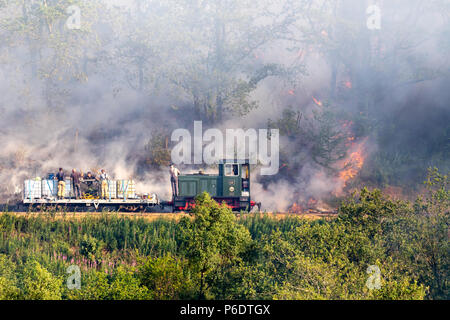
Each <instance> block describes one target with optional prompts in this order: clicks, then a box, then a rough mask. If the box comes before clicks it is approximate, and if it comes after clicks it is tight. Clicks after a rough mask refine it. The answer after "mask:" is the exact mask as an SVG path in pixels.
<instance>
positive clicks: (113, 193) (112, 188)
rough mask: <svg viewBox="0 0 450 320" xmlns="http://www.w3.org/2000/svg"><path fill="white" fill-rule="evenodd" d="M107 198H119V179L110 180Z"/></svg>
mask: <svg viewBox="0 0 450 320" xmlns="http://www.w3.org/2000/svg"><path fill="white" fill-rule="evenodd" d="M106 198H111V199H116V198H117V181H116V180H108V194H107V195H106Z"/></svg>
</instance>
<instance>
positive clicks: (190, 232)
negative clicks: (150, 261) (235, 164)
mask: <svg viewBox="0 0 450 320" xmlns="http://www.w3.org/2000/svg"><path fill="white" fill-rule="evenodd" d="M193 216H194V221H191V220H189V219H187V218H186V219H183V220H182V221H180V228H179V234H180V239H181V241H180V251H181V252H182V253H184V254H185V255H186V257H187V258H188V259H189V262H190V266H191V268H192V269H193V271H194V272H195V273H196V274H197V276H198V278H199V279H198V281H199V288H198V296H199V298H200V299H203V298H205V297H206V296H207V292H206V289H207V288H208V287H209V286H211V285H212V283H214V282H216V281H219V279H218V278H219V277H220V275H221V274H220V273H221V272H223V271H224V270H227V269H228V268H231V267H232V266H233V265H235V264H236V263H238V261H239V260H240V255H241V254H242V253H243V251H244V250H245V247H246V246H247V245H248V243H249V242H250V234H249V232H248V230H246V229H245V228H244V227H243V226H242V225H239V224H238V223H237V222H236V218H235V216H234V214H233V213H232V211H231V209H229V208H228V207H226V206H225V205H219V204H218V203H217V202H215V201H214V200H213V199H211V197H210V196H209V194H208V193H206V192H204V193H203V194H201V195H199V196H197V199H196V206H195V208H194V210H193Z"/></svg>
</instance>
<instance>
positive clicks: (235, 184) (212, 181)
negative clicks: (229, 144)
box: [173, 160, 261, 211]
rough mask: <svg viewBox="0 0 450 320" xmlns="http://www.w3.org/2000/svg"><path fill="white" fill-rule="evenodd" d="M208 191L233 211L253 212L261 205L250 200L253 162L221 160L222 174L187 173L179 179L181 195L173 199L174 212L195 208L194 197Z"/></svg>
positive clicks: (179, 193)
mask: <svg viewBox="0 0 450 320" xmlns="http://www.w3.org/2000/svg"><path fill="white" fill-rule="evenodd" d="M204 191H206V192H208V193H209V194H210V196H211V197H212V198H213V199H214V200H216V201H217V202H219V203H225V204H226V205H227V206H228V207H229V208H231V209H233V210H234V211H240V210H245V211H250V210H252V209H253V207H255V206H257V207H258V208H260V206H261V204H260V203H256V202H255V201H253V200H251V197H250V163H249V161H248V160H222V161H220V162H219V174H218V175H215V174H204V173H202V172H199V173H196V174H185V175H179V176H178V195H177V196H175V197H173V207H174V210H175V211H188V210H190V209H192V208H193V207H194V206H195V197H196V196H197V195H198V194H200V193H203V192H204Z"/></svg>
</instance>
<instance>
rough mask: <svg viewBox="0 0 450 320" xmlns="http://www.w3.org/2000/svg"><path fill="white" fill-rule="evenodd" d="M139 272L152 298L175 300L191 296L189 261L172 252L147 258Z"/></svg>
mask: <svg viewBox="0 0 450 320" xmlns="http://www.w3.org/2000/svg"><path fill="white" fill-rule="evenodd" d="M138 274H139V278H140V280H141V282H142V284H143V285H145V286H146V287H147V288H149V289H150V291H151V293H152V299H155V300H174V299H180V298H186V297H189V296H191V292H190V290H192V283H191V279H190V274H189V272H188V270H187V263H186V261H181V260H179V259H178V258H176V257H174V256H172V255H171V254H168V255H166V256H164V257H159V258H151V257H148V258H146V259H145V260H144V261H143V262H142V264H141V265H140V267H139V271H138Z"/></svg>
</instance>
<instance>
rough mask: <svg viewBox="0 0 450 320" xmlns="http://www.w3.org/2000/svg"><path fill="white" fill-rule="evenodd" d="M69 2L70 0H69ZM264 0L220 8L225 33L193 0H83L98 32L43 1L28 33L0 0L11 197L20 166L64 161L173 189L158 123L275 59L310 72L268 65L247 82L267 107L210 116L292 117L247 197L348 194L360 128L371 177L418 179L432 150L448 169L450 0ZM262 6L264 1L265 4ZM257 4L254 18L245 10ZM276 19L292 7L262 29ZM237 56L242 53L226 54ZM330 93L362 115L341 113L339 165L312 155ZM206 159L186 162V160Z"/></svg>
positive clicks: (276, 203)
mask: <svg viewBox="0 0 450 320" xmlns="http://www.w3.org/2000/svg"><path fill="white" fill-rule="evenodd" d="M59 3H60V4H61V6H62V7H63V4H64V1H60V2H59ZM214 3H215V2H214ZM233 3H234V2H233ZM102 4H107V6H102ZM265 4H266V2H265V1H261V2H258V6H256V5H255V7H253V6H250V3H247V2H245V1H243V2H236V3H234V7H233V6H231V5H230V8H229V12H230V13H233V14H235V15H236V19H234V20H233V19H231V20H230V21H231V22H230V21H228V20H227V23H228V24H226V23H224V27H223V30H222V31H221V32H224V34H226V35H227V37H225V36H222V35H221V33H220V32H216V31H217V30H218V29H217V30H216V27H217V26H218V25H220V23H221V22H223V20H226V19H227V16H226V15H225V16H220V17H219V18H220V19H216V20H214V19H215V18H214V17H213V16H209V15H210V13H211V12H212V11H211V8H210V7H209V6H206V7H197V6H196V5H195V4H194V3H191V2H189V1H181V0H180V1H175V0H174V1H171V2H170V3H167V4H161V3H159V1H136V2H134V1H133V2H130V1H119V0H117V1H114V2H111V1H110V2H108V1H106V2H105V3H103V1H99V2H98V4H97V5H95V6H94V5H93V6H94V7H95V8H94V9H89V10H91V11H87V9H85V7H82V13H83V14H84V15H83V20H84V21H85V22H86V21H87V22H89V23H88V24H89V25H90V26H91V28H92V30H90V32H86V33H81V32H79V33H77V31H74V32H73V33H71V34H69V35H68V36H67V35H66V34H65V33H64V32H67V30H64V29H61V28H62V27H60V28H59V27H58V25H63V23H61V22H64V19H63V18H64V16H63V18H61V19H62V20H61V22H60V23H59V24H58V23H55V24H54V27H53V29H52V32H53V36H54V37H53V38H52V37H50V33H49V31H48V30H46V27H45V23H44V22H45V20H33V19H36V16H34V15H33V14H29V16H28V19H29V21H31V22H30V25H32V26H33V28H31V30H34V31H33V32H31V36H30V35H29V34H28V35H27V33H26V32H25V33H24V32H20V31H17V29H15V28H14V23H13V22H14V21H15V20H14V19H13V18H14V17H21V16H22V14H23V12H24V11H23V10H22V8H20V7H14V6H9V7H8V8H7V10H6V9H5V10H4V11H2V10H3V9H4V8H1V7H0V26H1V28H0V34H1V37H2V38H3V39H4V40H5V41H4V42H3V43H2V44H1V45H0V114H1V117H0V199H1V200H2V201H6V200H8V199H9V198H11V196H12V195H14V193H16V192H18V191H19V190H20V189H21V188H22V183H23V180H24V179H26V178H30V177H34V176H45V175H46V174H47V173H50V172H55V171H56V170H57V168H59V167H63V168H64V169H65V170H66V171H68V170H71V169H72V168H77V169H79V170H82V171H83V172H86V171H88V170H99V169H101V168H104V169H106V170H107V172H108V173H109V174H110V175H112V176H114V177H115V178H117V179H128V178H132V179H134V180H136V181H137V189H138V192H141V193H157V194H158V195H159V197H160V198H162V199H164V198H166V199H168V198H169V197H170V180H169V176H168V170H167V168H164V167H161V168H157V167H155V166H147V165H145V161H143V159H145V158H146V157H147V156H148V155H147V154H146V150H145V146H146V144H147V143H148V141H149V139H150V138H151V137H152V134H153V133H154V132H164V133H166V134H168V135H169V136H170V132H171V131H172V130H174V129H176V128H191V127H192V125H193V121H194V120H203V119H202V116H200V115H199V113H202V114H203V115H205V114H208V112H211V110H210V109H208V106H209V105H208V103H211V101H217V100H218V99H217V97H216V96H214V93H217V92H216V91H214V90H215V89H214V88H215V86H216V87H219V84H221V85H222V84H223V86H224V88H225V89H223V90H224V91H226V90H228V91H230V90H231V89H230V88H232V89H236V86H235V85H234V84H233V85H229V86H228V87H227V85H228V84H229V83H233V81H236V82H239V81H238V80H242V81H248V80H249V74H255V70H259V69H260V68H263V67H264V66H266V65H268V64H278V65H280V66H282V67H283V68H284V69H285V70H290V71H292V70H297V69H296V68H299V70H304V71H305V72H299V73H296V74H295V75H294V76H292V75H290V74H289V73H288V74H283V75H280V76H267V77H266V78H264V79H263V80H261V81H260V82H258V84H257V86H256V88H255V90H254V91H252V92H250V93H249V95H248V100H251V101H256V102H257V103H258V108H255V109H252V110H250V111H249V112H248V113H247V114H244V115H240V114H239V113H236V112H232V111H233V110H229V109H225V110H224V112H223V118H221V119H220V121H219V122H217V121H210V123H207V122H206V121H205V122H204V130H206V129H207V127H215V128H219V129H221V130H223V132H225V130H226V129H232V128H244V129H245V128H255V129H260V128H267V126H268V123H269V119H270V120H271V121H272V122H273V123H275V124H276V125H278V126H279V127H280V131H283V136H282V137H281V140H280V143H281V145H280V151H281V155H280V157H281V161H280V163H281V167H280V171H279V174H278V175H276V176H274V177H269V178H268V177H261V176H258V174H257V172H258V171H259V170H257V169H256V168H255V169H253V171H252V172H253V175H252V198H253V199H254V200H255V201H260V202H262V204H263V209H267V210H270V211H272V210H279V211H284V210H287V209H288V208H289V207H290V206H291V205H292V204H293V203H294V202H297V203H306V202H308V201H309V199H311V198H313V199H318V200H320V199H327V198H330V197H333V196H338V195H340V194H343V193H344V191H345V190H346V188H347V185H346V183H345V182H344V181H343V180H342V179H339V172H341V171H342V170H344V169H346V168H345V164H346V163H348V162H349V161H350V160H351V154H352V152H354V148H355V145H356V146H358V145H360V144H362V143H363V141H364V150H363V153H364V154H363V156H364V165H363V167H362V168H358V172H356V173H355V177H358V176H359V175H360V174H363V173H365V174H366V180H365V182H371V183H373V184H374V185H390V184H396V183H397V184H403V185H407V184H409V183H411V181H412V180H414V181H417V179H420V175H422V174H423V172H424V171H425V168H426V166H428V165H438V166H440V167H443V168H444V169H446V168H449V163H448V152H449V148H448V135H449V132H450V131H449V130H448V123H450V116H449V114H450V110H449V106H450V104H449V101H450V93H449V92H448V90H447V89H446V87H447V86H448V85H447V84H448V80H449V60H448V59H449V58H448V54H447V53H448V50H449V49H450V45H449V42H448V39H450V37H448V34H450V31H449V27H448V25H449V24H448V17H449V12H450V10H449V7H448V5H446V3H445V2H439V1H430V2H421V1H406V0H404V1H395V2H392V1H375V2H373V1H356V0H352V1H320V0H317V1H313V2H312V4H311V6H309V7H308V6H307V3H306V2H305V1H291V0H284V1H281V2H280V4H279V5H274V4H272V5H271V6H267V7H266V9H264V6H265ZM370 4H376V5H378V6H380V8H381V19H382V20H381V29H380V30H375V31H371V30H369V29H367V26H366V20H367V14H366V12H365V9H366V8H367V7H368V6H369V5H370ZM212 5H213V4H211V6H212ZM117 6H120V7H117ZM239 6H241V9H239ZM246 6H247V7H246ZM172 7H173V8H172ZM27 8H28V9H27V10H31V7H27ZM171 8H172V9H173V10H172V9H171ZM176 8H180V9H181V12H182V13H180V11H179V10H176ZM183 8H184V10H183ZM236 8H237V9H236ZM261 8H263V9H261ZM95 10H97V11H95ZM227 10H228V8H227ZM233 10H234V11H233ZM258 10H269V11H268V12H265V13H266V14H265V15H264V17H263V15H262V14H261V13H262V12H263V11H258ZM28 12H31V11H28ZM92 12H96V13H98V16H99V17H100V18H95V17H96V16H97V15H96V14H91V13H92ZM236 12H238V13H236ZM177 14H178V15H179V16H177ZM252 14H253V15H257V16H255V20H254V21H257V23H256V22H254V21H253V20H252V19H250V18H247V17H251V15H252ZM261 17H263V18H261ZM256 18H257V19H256ZM89 19H92V21H91V20H89ZM96 19H97V20H96ZM221 19H223V20H221ZM283 19H284V20H283ZM94 20H95V21H94ZM33 21H38V22H36V23H35V24H33V23H34V22H33ZM43 21H44V22H43ZM235 21H238V22H235ZM277 21H284V22H283V23H280V24H278V25H277V27H276V28H275V27H274V28H272V29H270V28H269V29H264V26H266V25H270V24H274V25H275V24H276V22H277ZM252 23H254V24H252ZM254 26H257V28H256V27H255V28H254ZM58 28H59V29H58ZM252 28H253V29H252ZM37 30H40V31H37ZM58 30H59V31H58ZM264 30H265V31H264ZM267 30H270V31H267ZM58 32H59V33H58ZM271 34H275V35H276V36H275V38H270V35H271ZM58 37H60V38H61V39H66V38H67V39H66V40H67V41H63V40H60V42H58V41H57V40H55V39H56V38H58ZM64 37H66V38H64ZM215 37H216V38H215ZM217 37H218V38H217ZM266 38H267V39H269V40H267V41H261V44H260V45H255V43H259V41H260V40H261V39H263V40H265V39H266ZM216 40H217V41H216ZM189 41H191V42H192V43H193V45H192V44H191V47H189V43H190V42H189ZM220 42H223V45H224V47H225V49H226V50H228V51H224V52H225V53H226V55H225V57H220V56H218V55H217V54H216V53H217V52H216V51H215V50H219V49H220V48H221V47H220ZM242 43H245V44H246V45H245V46H244V45H242ZM65 45H66V46H67V48H69V49H68V52H69V54H68V53H67V51H64V50H65V48H64V46H65ZM247 46H250V47H252V48H253V47H255V48H256V49H249V48H247ZM225 49H223V48H222V49H221V50H225ZM71 50H72V51H71ZM239 50H240V51H239ZM241 55H242V56H246V58H245V59H241V60H239V63H236V64H235V65H233V67H231V65H232V64H231V62H234V61H235V60H233V59H234V57H236V56H241ZM219 59H223V60H222V65H223V66H222V65H220V66H218V62H216V60H217V61H219ZM227 63H228V64H227ZM221 67H222V69H221ZM227 68H228V69H227ZM233 68H235V69H233ZM211 70H213V71H211ZM217 70H218V71H220V72H219V73H218V71H217ZM230 70H232V71H230ZM249 70H250V71H249ZM215 72H216V73H215ZM80 79H81V80H80ZM313 98H314V99H316V100H319V101H321V103H322V104H323V105H324V106H323V107H321V106H318V105H317V104H316V103H315V102H314V100H313ZM241 104H242V103H241ZM327 106H329V109H330V110H331V111H332V112H335V113H336V117H337V120H343V119H346V120H348V121H352V123H353V124H352V125H349V126H348V127H345V128H344V127H342V128H340V129H339V128H337V129H336V128H331V129H336V130H338V131H339V132H340V133H341V134H343V135H345V138H344V140H345V141H344V142H343V143H340V144H339V145H341V146H342V147H343V148H344V149H345V151H346V154H345V155H343V156H342V157H341V158H339V157H336V156H335V155H334V154H333V155H332V157H335V160H334V161H331V162H330V163H329V164H325V163H323V161H318V160H317V150H316V149H317V144H318V142H317V141H319V140H314V139H315V138H317V137H318V136H319V133H320V132H321V131H320V130H321V128H322V127H320V126H324V124H323V123H322V124H320V123H319V122H318V121H317V119H316V118H315V114H316V113H319V114H320V113H325V111H324V110H326V107H327ZM288 107H290V110H292V111H293V112H296V113H295V114H296V115H297V116H298V119H294V120H295V121H297V120H298V121H297V122H298V123H297V125H294V126H292V121H291V122H289V121H287V120H292V119H291V118H295V117H291V118H289V119H285V118H283V117H284V115H285V113H284V111H285V110H286V109H287V108H288ZM196 108H201V111H198V110H197V109H196ZM297 116H296V117H297ZM205 117H206V116H205ZM206 118H207V119H209V120H210V119H211V118H210V117H206ZM283 119H284V120H286V121H284V122H283V121H281V120H283ZM295 121H294V122H295ZM330 121H331V120H330ZM286 123H287V124H286ZM336 123H340V122H339V121H337V122H336ZM325 125H326V122H325ZM281 126H285V127H286V128H281ZM322 129H323V128H322ZM331 129H330V130H331ZM367 137H369V138H368V139H366V138H367ZM313 138H314V139H313ZM347 138H353V140H352V141H347V140H346V139H347ZM365 139H366V140H365ZM417 159H420V162H418V160H417ZM380 167H381V168H386V170H385V171H382V170H380V169H379V168H380ZM392 168H395V170H394V169H392ZM198 169H199V168H197V167H188V166H186V167H181V170H182V172H183V173H185V172H190V171H191V170H192V172H193V171H197V170H198ZM203 169H204V170H205V173H214V172H215V169H213V168H203ZM389 170H391V171H389ZM367 172H370V174H367ZM355 177H352V178H351V179H350V180H353V179H354V178H355ZM350 180H349V182H350Z"/></svg>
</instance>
